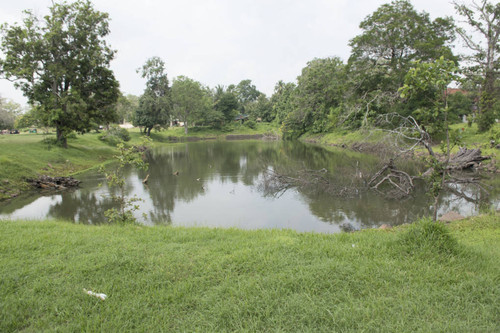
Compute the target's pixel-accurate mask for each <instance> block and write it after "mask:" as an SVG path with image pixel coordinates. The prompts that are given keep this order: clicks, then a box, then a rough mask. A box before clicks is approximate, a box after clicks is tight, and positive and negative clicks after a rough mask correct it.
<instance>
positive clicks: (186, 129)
mask: <svg viewBox="0 0 500 333" xmlns="http://www.w3.org/2000/svg"><path fill="white" fill-rule="evenodd" d="M184 134H186V135H187V134H188V122H187V119H186V120H185V121H184Z"/></svg>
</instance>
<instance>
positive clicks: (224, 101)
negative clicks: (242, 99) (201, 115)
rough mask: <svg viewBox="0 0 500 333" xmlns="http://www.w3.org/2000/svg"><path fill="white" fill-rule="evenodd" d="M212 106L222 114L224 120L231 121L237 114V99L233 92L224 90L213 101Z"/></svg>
mask: <svg viewBox="0 0 500 333" xmlns="http://www.w3.org/2000/svg"><path fill="white" fill-rule="evenodd" d="M214 108H215V110H216V111H218V112H220V113H221V114H222V115H223V116H224V120H225V121H226V122H231V121H233V119H234V117H235V116H236V115H237V114H238V109H239V103H238V99H237V98H236V96H235V95H234V93H232V92H230V91H226V92H224V93H223V94H222V95H221V96H220V98H219V99H218V100H217V101H216V102H215V105H214Z"/></svg>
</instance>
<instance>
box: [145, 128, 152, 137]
mask: <svg viewBox="0 0 500 333" xmlns="http://www.w3.org/2000/svg"><path fill="white" fill-rule="evenodd" d="M152 128H153V127H148V128H147V130H148V133H147V134H146V135H147V136H151V129H152ZM144 130H146V128H145V129H144Z"/></svg>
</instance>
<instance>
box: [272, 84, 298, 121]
mask: <svg viewBox="0 0 500 333" xmlns="http://www.w3.org/2000/svg"><path fill="white" fill-rule="evenodd" d="M296 87H297V86H296V85H295V84H294V83H285V82H283V81H279V82H278V83H277V84H276V85H275V86H274V93H273V96H271V105H272V116H274V118H275V119H276V121H277V122H278V124H281V123H283V121H284V120H285V119H286V117H287V116H288V114H289V113H290V112H291V111H292V110H293V106H292V96H293V94H294V90H295V89H296Z"/></svg>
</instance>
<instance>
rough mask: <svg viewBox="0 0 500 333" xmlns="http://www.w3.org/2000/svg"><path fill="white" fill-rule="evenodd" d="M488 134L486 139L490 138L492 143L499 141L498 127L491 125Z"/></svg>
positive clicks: (499, 130) (499, 131) (499, 132)
mask: <svg viewBox="0 0 500 333" xmlns="http://www.w3.org/2000/svg"><path fill="white" fill-rule="evenodd" d="M488 134H489V135H488V139H490V141H491V142H492V143H493V144H499V143H500V129H498V128H495V127H493V128H491V129H490V132H489V133H488Z"/></svg>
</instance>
